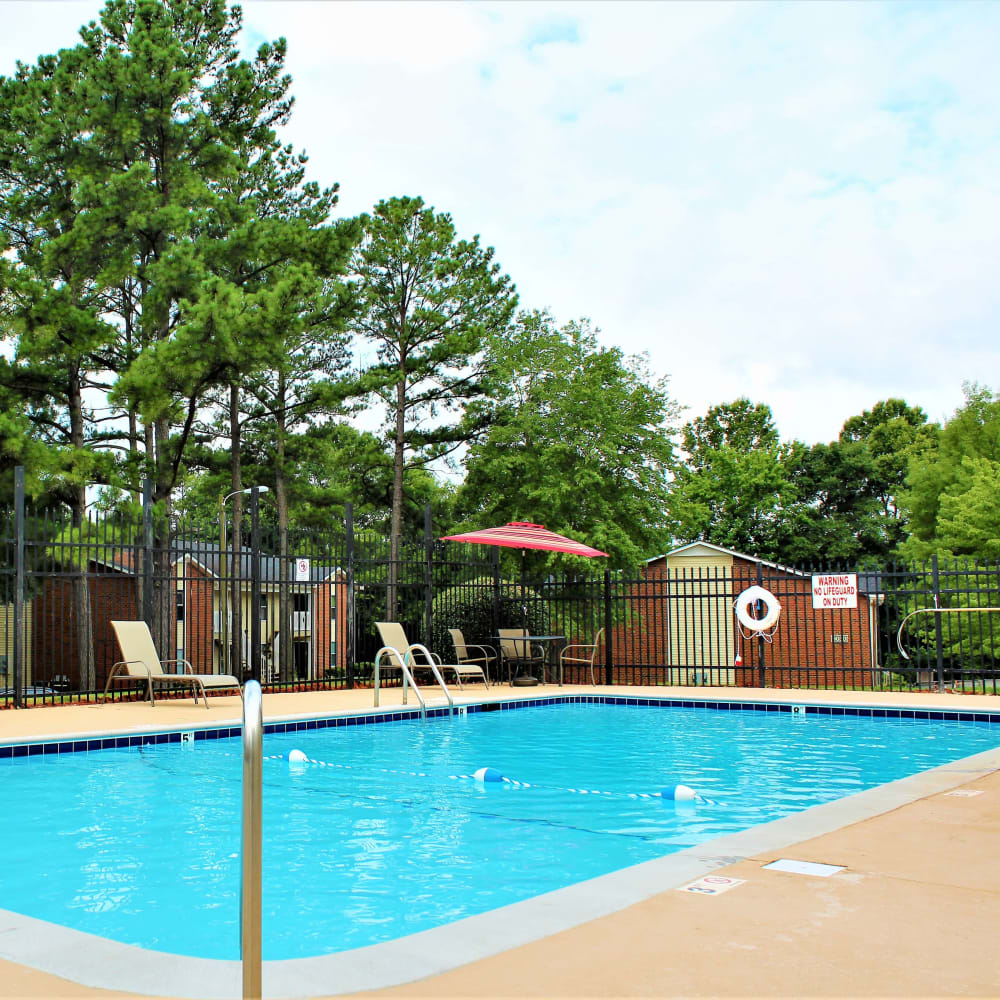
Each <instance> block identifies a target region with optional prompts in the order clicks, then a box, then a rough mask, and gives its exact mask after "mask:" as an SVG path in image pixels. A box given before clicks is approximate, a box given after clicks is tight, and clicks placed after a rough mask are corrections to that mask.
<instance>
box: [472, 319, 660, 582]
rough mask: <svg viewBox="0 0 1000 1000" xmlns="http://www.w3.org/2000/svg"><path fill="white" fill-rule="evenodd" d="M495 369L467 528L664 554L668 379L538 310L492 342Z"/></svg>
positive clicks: (632, 555)
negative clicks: (539, 528)
mask: <svg viewBox="0 0 1000 1000" xmlns="http://www.w3.org/2000/svg"><path fill="white" fill-rule="evenodd" d="M489 364H490V370H491V375H490V385H491V401H490V403H489V405H488V406H487V407H484V408H483V409H484V410H485V411H486V412H485V413H484V416H485V417H486V418H488V420H489V421H490V429H489V432H488V434H487V435H486V436H485V437H484V438H483V439H482V440H480V441H478V442H477V443H475V444H473V445H472V447H471V448H470V450H469V453H468V457H467V461H466V479H465V482H464V484H463V485H462V486H461V487H460V489H459V495H458V498H457V505H458V510H459V511H460V515H461V518H462V522H463V524H464V525H465V526H476V527H482V526H484V525H494V524H503V523H505V522H506V521H513V520H520V521H534V522H537V523H540V524H544V525H545V526H546V527H547V528H549V529H550V530H552V531H557V532H559V533H560V534H565V535H569V536H573V537H577V538H580V539H581V540H583V541H586V542H587V543H588V544H590V545H593V546H594V547H596V548H599V549H601V550H602V551H604V552H608V553H609V554H610V555H611V562H610V565H612V566H618V567H625V566H629V567H634V566H635V565H636V564H637V563H638V562H640V561H641V560H642V559H643V558H646V557H648V556H649V555H651V554H654V553H655V552H657V551H660V550H662V547H663V546H664V545H665V544H666V541H667V538H668V534H667V532H666V531H665V520H664V510H665V506H666V497H667V480H668V476H669V473H670V470H671V468H672V464H673V446H672V443H671V438H670V435H671V433H672V432H673V431H674V421H675V420H676V418H677V415H678V412H679V408H678V406H677V404H676V403H675V402H674V401H673V400H672V399H671V398H670V395H669V393H668V389H667V379H666V378H654V377H653V376H652V375H651V373H650V371H649V368H648V363H647V361H646V359H645V358H644V357H626V356H625V355H624V354H623V353H622V352H621V351H620V350H618V349H617V348H606V347H601V346H600V345H599V344H598V341H597V331H595V330H594V329H593V328H592V327H591V325H590V323H589V321H587V320H581V321H579V322H571V323H567V324H566V325H565V326H564V327H563V328H562V329H557V328H556V326H555V323H554V321H553V319H552V317H551V316H550V315H549V314H548V313H546V312H538V311H534V312H525V313H521V314H520V315H519V316H518V318H517V322H516V323H515V324H514V325H513V327H512V329H511V330H510V331H509V333H507V334H505V335H503V336H502V337H495V338H494V339H493V340H492V342H491V344H490V352H489ZM532 558H533V559H534V561H535V563H536V565H538V566H540V565H541V564H542V562H545V563H546V564H547V563H548V562H550V561H552V560H550V559H549V558H547V557H543V556H541V555H537V554H536V555H535V556H533V557H532ZM563 558H565V557H563ZM592 568H593V567H588V569H589V570H592Z"/></svg>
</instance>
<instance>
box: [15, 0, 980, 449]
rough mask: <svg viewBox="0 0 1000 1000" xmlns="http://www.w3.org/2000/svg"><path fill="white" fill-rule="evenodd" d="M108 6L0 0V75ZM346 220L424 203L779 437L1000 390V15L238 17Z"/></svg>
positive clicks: (84, 0)
mask: <svg viewBox="0 0 1000 1000" xmlns="http://www.w3.org/2000/svg"><path fill="white" fill-rule="evenodd" d="M101 6H102V5H101V4H100V3H97V2H93V0H29V2H22V0H6V2H3V3H0V21H2V23H3V27H2V30H0V74H9V73H11V72H12V71H13V69H14V67H15V64H16V61H17V60H18V59H20V60H21V61H23V62H26V63H33V62H35V60H36V59H37V58H38V56H39V55H41V54H43V53H48V52H54V51H57V50H58V49H59V48H62V47H65V46H70V45H73V44H75V43H76V41H77V40H78V36H77V31H78V28H79V26H80V25H81V24H84V23H85V22H87V21H89V20H91V19H93V18H95V17H97V15H98V13H99V11H100V9H101ZM242 6H243V11H244V35H243V44H244V46H245V48H246V51H247V52H248V53H249V52H252V51H253V50H254V49H255V48H256V46H257V45H259V44H260V43H262V42H264V41H270V40H273V39H275V38H277V37H285V38H286V39H287V40H288V58H287V63H286V67H287V70H288V72H289V73H290V74H291V76H292V79H293V83H292V93H293V94H294V95H295V101H296V103H295V109H294V111H293V114H292V118H291V121H290V123H289V125H288V126H287V127H286V128H285V129H284V131H283V133H282V138H283V139H284V140H285V141H287V142H289V143H291V144H293V145H294V146H295V147H296V148H297V149H304V150H305V151H306V152H307V153H308V154H309V174H308V176H309V178H310V179H311V180H315V181H317V182H319V183H320V184H322V185H330V184H332V183H334V182H336V183H339V185H340V203H339V206H338V208H339V211H340V212H341V213H342V214H343V215H345V216H347V215H356V214H358V213H360V212H364V211H368V210H370V209H371V208H372V206H373V205H375V204H376V203H377V202H378V201H379V200H381V199H383V198H389V197H393V196H398V195H419V196H420V197H422V198H423V199H424V201H425V202H426V203H427V204H428V205H432V206H433V207H434V208H435V209H436V210H437V211H441V212H448V213H449V214H450V215H451V216H452V218H453V220H454V223H455V226H456V229H457V232H458V235H459V236H460V237H461V238H469V237H471V236H473V235H478V236H479V238H480V240H481V242H482V243H483V244H484V245H487V246H491V247H493V248H494V249H495V252H496V260H497V261H498V262H499V263H500V265H501V266H502V268H503V269H504V270H505V271H506V272H507V273H508V274H510V276H511V277H512V278H513V280H514V282H515V284H516V285H517V288H518V292H519V295H520V304H521V306H522V308H526V309H536V308H537V309H548V310H549V311H550V312H551V313H552V314H553V316H554V318H555V319H556V321H557V323H559V324H560V325H562V324H563V323H566V322H568V321H569V320H571V319H580V318H583V317H587V318H589V319H590V320H591V321H592V322H593V323H594V325H595V326H596V327H598V328H599V329H600V331H601V333H600V341H601V343H603V344H605V345H607V346H615V347H619V348H621V349H622V350H623V351H624V352H625V353H626V354H629V355H631V354H638V353H646V354H647V355H648V357H649V363H650V367H651V369H652V371H653V372H654V373H655V374H656V375H667V376H669V378H670V383H669V384H670V393H671V396H672V397H673V398H674V399H675V400H676V401H677V402H678V403H680V404H681V405H682V406H684V407H686V409H685V411H684V413H683V419H684V420H690V419H694V418H695V417H698V416H703V415H704V414H705V413H706V411H707V410H708V408H709V407H710V406H713V405H716V404H720V403H725V402H730V401H732V400H734V399H736V398H738V397H740V396H746V397H749V398H750V399H751V400H752V401H753V402H755V403H765V404H767V405H768V406H770V407H771V409H772V411H773V413H774V417H775V423H776V425H777V427H778V430H779V432H780V434H781V437H782V439H783V440H792V439H798V440H801V441H804V442H805V443H807V444H814V443H818V442H827V441H831V440H833V439H835V438H836V437H837V435H838V433H839V431H840V429H841V427H842V425H843V423H844V421H845V420H846V419H847V418H849V417H851V416H853V415H855V414H859V413H861V412H862V411H864V410H867V409H870V408H871V407H872V406H873V405H874V404H875V403H877V402H879V401H880V400H883V399H887V398H889V397H901V398H903V399H905V400H906V401H907V403H909V404H910V405H913V406H920V407H922V408H923V410H924V411H925V412H926V414H927V416H928V417H929V418H930V419H931V420H937V421H944V420H947V419H948V418H949V417H950V416H951V415H952V414H953V413H954V411H955V410H956V408H958V407H959V406H961V405H962V403H963V399H964V396H963V391H962V385H963V382H977V383H979V384H980V385H986V386H989V387H990V388H992V389H993V390H994V391H997V390H1000V377H998V372H1000V364H998V362H1000V338H998V336H997V332H998V331H997V327H996V317H997V316H998V314H1000V308H998V307H1000V281H998V280H997V262H998V260H1000V225H998V222H1000V126H998V123H1000V60H998V59H997V58H996V44H995V43H996V39H997V38H998V37H1000V4H998V3H984V2H971V3H963V2H947V3H907V2H902V0H893V2H889V3H879V2H864V3H853V2H848V0H838V2H834V3H821V2H816V3H805V2H795V3H787V4H786V3H755V2H739V3H733V4H729V3H725V2H697V3H683V2H670V3H656V2H649V0H646V2H641V3H628V2H622V0H619V2H615V3H603V2H597V0H592V2H589V3H568V2H565V3H527V2H525V3H519V2H514V0H502V2H484V3H475V2H465V3H463V2H455V0H449V2H445V3H422V2H415V0H409V2H406V3H404V4H395V3H389V2H378V3H351V2H346V0H339V2H328V0H312V2H305V3H301V2H298V0H277V2H271V0H249V2H246V3H244V4H243V5H242Z"/></svg>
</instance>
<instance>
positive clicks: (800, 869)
mask: <svg viewBox="0 0 1000 1000" xmlns="http://www.w3.org/2000/svg"><path fill="white" fill-rule="evenodd" d="M764 867H765V868H770V869H771V870H772V871H776V872H791V873H792V874H793V875H818V876H819V877H820V878H829V877H830V876H831V875H836V874H837V872H842V871H843V870H844V867H845V866H844V865H821V864H819V862H817V861H794V860H792V859H791V858H779V859H778V860H777V861H772V862H771V863H770V864H769V865H764Z"/></svg>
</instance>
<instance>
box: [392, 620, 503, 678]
mask: <svg viewBox="0 0 1000 1000" xmlns="http://www.w3.org/2000/svg"><path fill="white" fill-rule="evenodd" d="M375 627H376V628H377V629H378V634H379V637H380V638H381V640H382V645H383V646H384V647H386V648H388V649H389V650H390V653H389V654H388V659H389V664H388V665H389V666H390V667H394V668H395V669H397V670H401V664H399V663H398V662H395V660H396V657H395V654H394V653H393V652H392V650H396V651H398V652H400V653H402V654H403V656H404V658H405V657H406V655H407V653H409V652H410V651H411V650H413V649H414V648H415V646H416V645H417V644H413V643H410V642H407V640H406V632H405V631H404V629H403V626H402V625H400V624H399V622H375ZM419 648H421V649H422V648H423V647H419ZM431 656H433V657H434V661H435V663H436V665H437V668H438V670H439V671H441V672H444V671H445V670H451V671H454V673H455V679H456V680H457V681H458V686H459V687H460V688H462V690H465V688H464V686H463V684H462V678H463V677H465V678H476V677H479V678H481V679H482V682H483V683H484V684H485V685H486V686H487V687H489V686H490V684H489V681H487V679H486V672H485V671H484V670H483V668H482V667H481V666H480V665H479V664H478V663H442V662H441V657H439V656H437V655H436V654H435V653H431ZM407 666H408V667H409V668H410V672H411V673H412V672H413V670H414V669H416V670H420V669H422V668H423V667H425V665H424V664H422V663H418V662H416V660H415V659H414V658H413V657H412V656H411V657H410V659H409V660H408V661H407ZM428 666H429V665H428Z"/></svg>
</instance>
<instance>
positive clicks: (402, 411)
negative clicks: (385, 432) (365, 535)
mask: <svg viewBox="0 0 1000 1000" xmlns="http://www.w3.org/2000/svg"><path fill="white" fill-rule="evenodd" d="M400 368H401V369H402V371H401V376H402V377H401V378H400V382H399V385H397V386H396V434H395V448H394V451H393V459H392V523H391V525H390V527H389V582H388V586H387V588H386V618H387V620H388V621H391V622H393V621H396V620H397V619H396V616H397V613H398V605H399V550H400V539H401V536H402V533H403V463H404V461H405V458H406V455H405V452H404V444H405V441H404V434H405V431H406V368H405V362H401V363H400Z"/></svg>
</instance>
